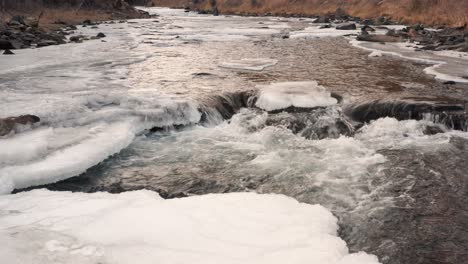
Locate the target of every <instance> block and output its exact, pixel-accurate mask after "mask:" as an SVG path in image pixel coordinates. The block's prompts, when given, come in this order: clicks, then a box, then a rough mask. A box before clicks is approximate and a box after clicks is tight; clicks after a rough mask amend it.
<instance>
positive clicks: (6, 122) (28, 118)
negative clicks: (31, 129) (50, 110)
mask: <svg viewBox="0 0 468 264" xmlns="http://www.w3.org/2000/svg"><path fill="white" fill-rule="evenodd" d="M39 121H41V119H40V118H39V117H37V116H35V115H22V116H17V117H7V118H0V136H6V135H8V134H10V132H11V131H13V130H14V129H15V128H16V127H17V126H18V125H32V124H34V123H37V122H39Z"/></svg>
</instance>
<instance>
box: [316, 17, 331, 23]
mask: <svg viewBox="0 0 468 264" xmlns="http://www.w3.org/2000/svg"><path fill="white" fill-rule="evenodd" d="M330 22H331V19H330V17H329V16H319V17H318V18H317V19H316V20H315V21H314V23H323V24H325V23H330Z"/></svg>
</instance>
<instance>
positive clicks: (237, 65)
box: [219, 59, 278, 71]
mask: <svg viewBox="0 0 468 264" xmlns="http://www.w3.org/2000/svg"><path fill="white" fill-rule="evenodd" d="M277 63H278V61H277V60H274V59H241V60H232V61H226V62H222V63H220V64H219V67H221V68H227V69H234V70H246V71H262V70H264V69H265V68H267V67H271V66H275V65H276V64H277Z"/></svg>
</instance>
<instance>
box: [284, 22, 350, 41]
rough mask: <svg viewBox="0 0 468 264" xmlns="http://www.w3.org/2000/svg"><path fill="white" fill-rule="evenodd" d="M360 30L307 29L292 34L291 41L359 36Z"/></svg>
mask: <svg viewBox="0 0 468 264" xmlns="http://www.w3.org/2000/svg"><path fill="white" fill-rule="evenodd" d="M358 33H359V30H338V29H336V28H334V27H330V28H320V26H318V25H317V26H312V27H307V28H305V29H303V30H299V31H293V32H291V33H290V38H291V39H314V38H324V37H341V36H346V35H351V34H358Z"/></svg>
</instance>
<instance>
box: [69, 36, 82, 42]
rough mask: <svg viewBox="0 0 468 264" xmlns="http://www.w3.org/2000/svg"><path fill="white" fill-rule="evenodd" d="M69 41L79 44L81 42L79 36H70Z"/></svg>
mask: <svg viewBox="0 0 468 264" xmlns="http://www.w3.org/2000/svg"><path fill="white" fill-rule="evenodd" d="M70 41H71V42H80V41H81V36H71V37H70Z"/></svg>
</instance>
